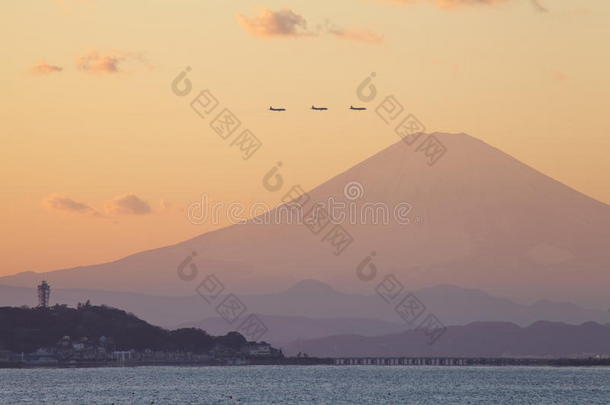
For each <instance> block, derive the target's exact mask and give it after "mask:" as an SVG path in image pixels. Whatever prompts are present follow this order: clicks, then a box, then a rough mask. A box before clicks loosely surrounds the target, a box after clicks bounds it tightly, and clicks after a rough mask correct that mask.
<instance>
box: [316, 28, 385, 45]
mask: <svg viewBox="0 0 610 405" xmlns="http://www.w3.org/2000/svg"><path fill="white" fill-rule="evenodd" d="M328 33H329V34H331V35H334V36H336V37H337V38H340V39H346V40H349V41H360V42H368V43H371V44H380V43H382V42H383V35H380V34H377V33H375V32H372V31H369V30H365V29H358V28H351V29H347V28H330V29H329V30H328Z"/></svg>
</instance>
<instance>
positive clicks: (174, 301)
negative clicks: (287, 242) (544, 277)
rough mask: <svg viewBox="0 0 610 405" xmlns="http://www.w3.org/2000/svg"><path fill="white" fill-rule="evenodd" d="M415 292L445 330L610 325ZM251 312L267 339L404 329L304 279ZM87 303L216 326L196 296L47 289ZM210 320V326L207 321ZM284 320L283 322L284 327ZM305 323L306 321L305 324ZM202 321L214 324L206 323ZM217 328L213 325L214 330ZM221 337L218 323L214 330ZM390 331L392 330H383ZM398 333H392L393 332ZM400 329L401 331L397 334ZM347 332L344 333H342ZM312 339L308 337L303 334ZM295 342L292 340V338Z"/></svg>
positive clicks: (23, 292)
mask: <svg viewBox="0 0 610 405" xmlns="http://www.w3.org/2000/svg"><path fill="white" fill-rule="evenodd" d="M413 293H414V294H415V295H416V296H417V297H418V298H419V299H420V300H421V301H422V302H423V303H424V305H426V307H427V308H428V310H429V311H430V312H431V313H434V314H435V315H436V316H437V317H439V319H441V320H442V322H443V323H445V324H447V325H463V324H467V323H470V322H474V321H498V320H502V321H506V322H513V323H516V324H518V325H522V326H525V325H529V324H531V323H533V322H536V321H539V320H549V321H559V322H567V323H573V324H575V323H582V322H586V321H596V322H600V323H606V322H610V312H608V311H601V310H594V309H584V308H582V307H579V306H577V305H574V304H566V303H555V302H536V303H534V304H531V305H523V304H518V303H515V302H512V301H510V300H508V299H506V298H499V297H494V296H491V295H489V294H487V293H485V292H483V291H479V290H471V289H464V288H460V287H456V286H449V285H439V286H435V287H428V288H422V289H419V290H413ZM239 298H240V299H241V300H242V301H243V302H244V304H245V305H246V306H247V307H248V311H249V312H254V313H257V314H262V315H264V316H269V317H276V319H274V322H273V323H274V325H277V328H270V329H271V330H270V332H269V335H270V337H281V336H286V332H285V331H284V329H285V328H287V327H289V326H290V325H295V324H298V318H299V317H304V318H308V319H309V321H311V322H313V324H312V327H314V326H313V325H317V326H315V328H320V327H322V325H327V326H325V327H324V328H326V330H327V332H328V333H329V334H333V333H336V332H337V331H339V330H340V329H337V328H340V327H341V326H340V325H349V324H350V322H349V319H355V318H357V319H364V320H366V319H368V320H374V322H381V321H382V322H385V323H386V324H385V325H386V327H390V328H391V327H392V325H398V326H399V327H402V328H403V329H404V328H405V324H404V323H403V322H402V320H401V318H400V317H398V315H396V313H395V312H394V307H393V306H391V305H389V304H387V303H386V302H385V301H383V300H382V299H381V298H380V297H379V296H377V295H374V294H373V295H362V294H346V293H343V292H341V291H338V290H336V289H334V288H332V287H331V286H329V285H326V284H325V283H322V282H319V281H315V280H303V281H300V282H297V283H296V284H294V285H293V286H291V287H289V288H288V289H286V290H284V291H280V292H277V293H268V294H264V295H239ZM87 300H90V301H91V302H92V303H94V304H98V305H100V304H106V305H111V306H118V307H120V308H124V309H125V310H127V311H129V312H132V313H134V314H136V315H137V316H139V317H140V318H142V319H145V320H146V321H148V322H150V323H152V324H155V325H161V326H164V327H175V326H177V325H192V326H196V325H202V324H206V325H207V326H214V325H218V324H216V323H214V320H213V318H215V317H218V314H217V313H216V312H215V309H214V308H215V307H214V306H213V305H209V304H208V303H207V302H205V301H204V300H203V299H202V298H201V297H200V296H198V295H189V296H184V297H164V296H153V295H148V294H136V293H126V292H111V291H96V290H77V289H61V288H56V287H55V286H54V285H51V303H53V304H54V303H62V304H68V305H72V306H75V305H76V304H77V303H78V302H85V301H87ZM35 304H36V291H35V288H33V287H30V288H24V287H9V286H2V285H0V306H3V305H4V306H8V305H12V306H21V305H29V306H33V305H35ZM208 318H211V319H212V320H211V321H208ZM282 319H283V320H284V321H286V324H285V325H282V322H281V321H282ZM328 319H336V320H337V322H338V324H337V325H335V326H332V327H329V325H328V323H327V322H326V321H323V320H328ZM309 321H308V322H309ZM206 322H212V323H211V324H208V323H206ZM364 324H366V325H371V328H369V332H368V333H365V330H363V329H362V328H360V327H354V328H352V329H351V332H353V333H365V334H370V335H374V334H379V333H378V329H379V326H375V324H374V323H373V324H371V323H369V322H364ZM214 327H215V326H214ZM211 330H213V331H215V332H218V333H221V332H222V331H224V330H225V329H223V325H222V323H220V325H218V329H211ZM381 330H382V332H381V333H384V331H385V332H389V331H390V329H383V328H382V329H381ZM394 330H396V329H394ZM399 330H402V329H399ZM343 331H344V332H347V330H346V329H343ZM306 336H309V337H313V336H311V335H306ZM293 337H296V336H293Z"/></svg>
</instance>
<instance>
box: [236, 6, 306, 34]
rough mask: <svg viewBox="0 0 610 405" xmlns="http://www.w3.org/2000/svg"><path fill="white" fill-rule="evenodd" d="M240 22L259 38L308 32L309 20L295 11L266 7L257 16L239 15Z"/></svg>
mask: <svg viewBox="0 0 610 405" xmlns="http://www.w3.org/2000/svg"><path fill="white" fill-rule="evenodd" d="M237 18H238V20H239V23H240V24H241V25H242V27H244V29H245V30H246V31H248V32H249V33H250V34H251V35H253V36H255V37H259V38H273V37H297V36H303V35H308V34H307V21H306V20H305V18H304V17H303V16H301V15H299V14H297V13H295V12H294V11H292V10H290V9H287V8H284V9H281V10H279V11H272V10H268V9H265V10H263V11H262V12H261V14H259V15H258V16H256V17H251V18H249V17H246V16H243V15H241V14H238V15H237Z"/></svg>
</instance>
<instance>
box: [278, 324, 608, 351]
mask: <svg viewBox="0 0 610 405" xmlns="http://www.w3.org/2000/svg"><path fill="white" fill-rule="evenodd" d="M283 349H284V351H285V352H286V353H291V354H292V353H298V352H305V353H307V354H309V355H312V356H329V357H367V356H380V357H382V356H405V357H409V356H460V357H553V358H557V357H589V356H592V355H597V354H604V355H610V324H606V325H600V324H598V323H594V322H587V323H583V324H581V325H566V324H563V323H554V322H536V323H534V324H532V325H530V326H528V327H519V326H517V325H514V324H512V323H507V322H475V323H471V324H468V325H464V326H451V327H449V328H448V329H447V331H446V332H445V334H444V335H443V336H442V337H441V338H440V339H438V340H437V341H436V343H435V344H432V345H430V344H428V340H427V338H426V336H425V335H424V334H423V333H422V332H421V331H419V332H418V331H414V330H411V331H406V332H403V333H396V334H389V335H385V336H375V337H367V336H358V335H340V336H330V337H326V338H320V339H312V340H302V341H298V342H294V343H292V344H290V345H287V346H286V347H284V348H283Z"/></svg>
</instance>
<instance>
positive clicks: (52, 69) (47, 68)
mask: <svg viewBox="0 0 610 405" xmlns="http://www.w3.org/2000/svg"><path fill="white" fill-rule="evenodd" d="M62 70H64V68H62V67H61V66H57V65H51V64H48V63H46V62H38V63H37V64H36V65H34V66H32V67H31V68H30V73H32V74H35V75H48V74H50V73H59V72H61V71H62Z"/></svg>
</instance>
